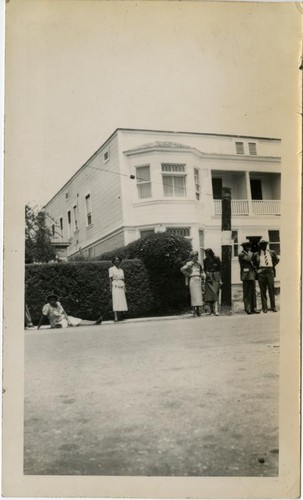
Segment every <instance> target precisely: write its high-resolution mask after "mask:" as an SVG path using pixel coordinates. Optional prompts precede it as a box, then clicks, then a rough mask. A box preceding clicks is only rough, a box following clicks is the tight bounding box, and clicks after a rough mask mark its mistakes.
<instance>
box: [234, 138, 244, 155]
mask: <svg viewBox="0 0 303 500" xmlns="http://www.w3.org/2000/svg"><path fill="white" fill-rule="evenodd" d="M235 147H236V154H237V155H244V154H245V151H244V142H243V141H235ZM239 149H240V151H239Z"/></svg>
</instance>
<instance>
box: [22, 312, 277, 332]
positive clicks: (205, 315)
mask: <svg viewBox="0 0 303 500" xmlns="http://www.w3.org/2000/svg"><path fill="white" fill-rule="evenodd" d="M268 314H271V312H270V311H269V313H268ZM276 314H277V313H276ZM260 315H262V313H260ZM243 316H244V317H247V314H246V313H245V311H241V310H238V311H237V310H236V311H233V312H227V313H226V312H222V314H219V316H217V317H216V318H217V319H218V318H220V317H224V318H230V317H241V318H242V317H243ZM252 316H253V315H252ZM210 317H215V316H214V315H211V314H209V313H202V314H201V316H200V317H197V316H195V317H194V316H193V315H192V314H191V313H185V314H176V315H174V316H148V317H142V318H128V319H124V320H122V321H118V322H115V321H113V320H107V321H102V323H101V325H116V326H117V325H121V324H125V323H126V324H129V323H144V322H147V321H172V320H175V319H180V320H184V319H191V318H192V319H193V320H195V321H198V320H201V319H202V318H210ZM81 326H82V327H83V326H85V325H81V324H80V325H79V326H78V327H76V328H79V327H81ZM92 326H94V325H92ZM96 326H100V325H96ZM50 329H51V328H50V326H48V325H42V326H41V327H40V330H50ZM25 330H26V331H29V332H30V331H35V330H37V327H36V326H34V327H32V328H25ZM38 331H39V330H38Z"/></svg>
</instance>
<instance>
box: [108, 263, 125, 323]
mask: <svg viewBox="0 0 303 500" xmlns="http://www.w3.org/2000/svg"><path fill="white" fill-rule="evenodd" d="M112 262H113V264H114V265H113V266H112V267H110V268H109V270H108V273H109V282H110V285H109V286H110V289H111V292H112V300H113V311H114V319H115V321H118V319H119V316H118V313H119V312H122V311H127V310H128V307H127V302H126V297H125V282H124V271H123V269H121V267H120V264H121V259H120V258H119V257H115V258H114V259H113V261H112Z"/></svg>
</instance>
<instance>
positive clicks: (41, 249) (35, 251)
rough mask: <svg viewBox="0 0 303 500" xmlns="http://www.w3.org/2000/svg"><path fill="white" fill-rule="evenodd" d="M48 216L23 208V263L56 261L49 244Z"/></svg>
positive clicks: (42, 211) (54, 253)
mask: <svg viewBox="0 0 303 500" xmlns="http://www.w3.org/2000/svg"><path fill="white" fill-rule="evenodd" d="M47 217H48V214H47V213H46V212H45V211H44V210H41V209H37V208H31V207H30V206H29V205H26V206H25V262H26V264H31V263H34V262H50V261H53V260H56V252H55V250H54V248H53V246H52V244H51V230H50V228H49V227H48V226H47V222H46V220H47Z"/></svg>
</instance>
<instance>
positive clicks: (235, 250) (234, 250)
mask: <svg viewBox="0 0 303 500" xmlns="http://www.w3.org/2000/svg"><path fill="white" fill-rule="evenodd" d="M234 235H235V237H233V236H234ZM231 240H232V244H231V258H232V259H237V258H238V255H239V246H240V244H239V230H238V229H233V230H232V231H231Z"/></svg>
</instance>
